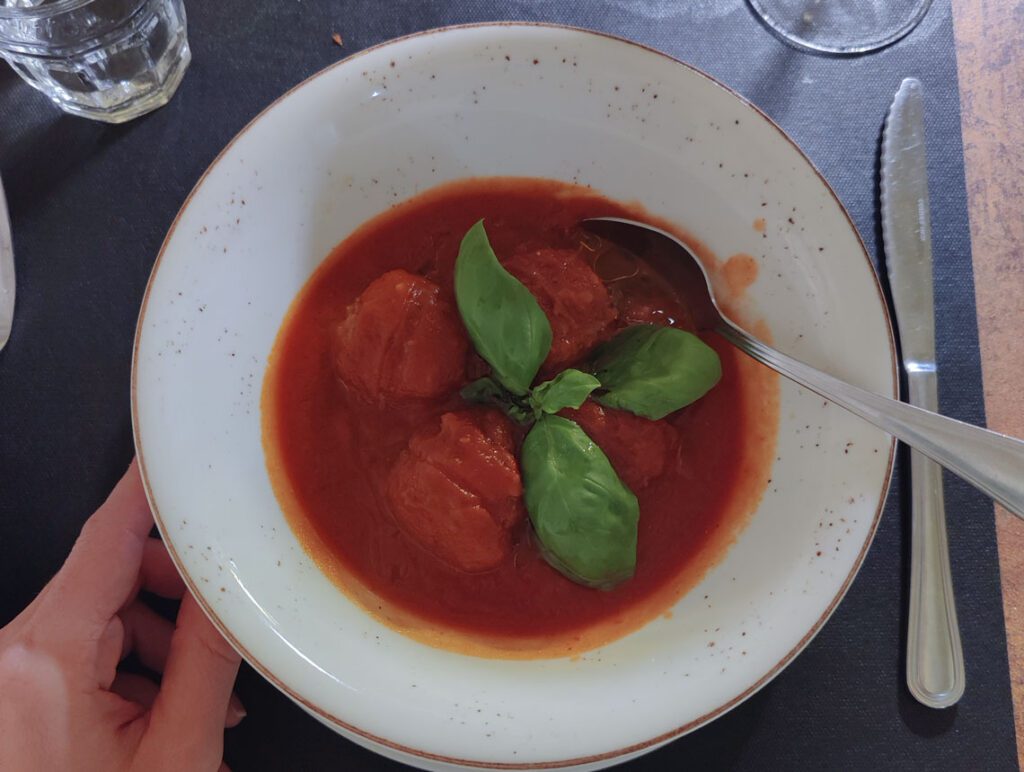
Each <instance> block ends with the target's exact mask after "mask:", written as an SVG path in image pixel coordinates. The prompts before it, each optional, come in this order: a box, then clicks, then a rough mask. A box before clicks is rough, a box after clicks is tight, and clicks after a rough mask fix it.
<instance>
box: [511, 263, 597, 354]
mask: <svg viewBox="0 0 1024 772" xmlns="http://www.w3.org/2000/svg"><path fill="white" fill-rule="evenodd" d="M505 268H506V269H507V270H508V272H509V273H511V274H512V275H513V276H515V277H516V278H517V279H519V281H521V282H522V283H523V284H525V285H526V287H527V289H529V290H530V292H531V293H533V296H534V297H535V298H536V299H537V303H538V304H539V305H540V307H541V308H542V309H543V310H544V313H545V314H547V317H548V321H549V322H550V323H551V351H550V352H549V353H548V357H547V359H546V360H545V361H544V367H545V368H546V369H547V370H553V369H555V368H560V367H562V366H564V365H567V364H571V363H573V362H576V361H577V360H579V359H581V358H583V357H584V356H586V355H587V354H588V353H589V352H590V350H591V349H592V348H593V347H594V346H595V345H596V344H597V343H599V342H601V341H602V340H604V338H606V337H607V335H608V333H609V326H610V325H611V323H612V322H614V321H615V318H616V315H617V314H616V311H615V307H614V306H613V305H612V300H611V297H610V296H609V294H608V289H607V288H606V287H605V285H604V283H603V282H602V281H601V279H600V277H598V275H597V274H596V273H594V270H593V269H592V268H591V267H590V265H589V264H588V263H587V261H586V260H584V259H583V258H582V257H581V256H580V255H579V253H578V252H577V251H575V250H572V249H537V250H531V251H528V252H519V253H517V254H515V255H513V256H512V257H511V258H510V259H509V260H507V261H506V262H505Z"/></svg>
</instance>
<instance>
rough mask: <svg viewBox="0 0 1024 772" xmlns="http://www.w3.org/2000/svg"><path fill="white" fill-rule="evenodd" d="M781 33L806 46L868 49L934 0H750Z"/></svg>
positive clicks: (909, 24) (910, 25) (902, 30)
mask: <svg viewBox="0 0 1024 772" xmlns="http://www.w3.org/2000/svg"><path fill="white" fill-rule="evenodd" d="M748 2H749V3H750V7H751V8H753V9H754V12H755V13H756V14H757V15H758V16H760V17H761V19H762V21H764V23H765V24H767V25H768V27H769V29H771V30H772V31H773V32H774V33H775V34H776V35H778V36H779V37H780V38H782V39H783V40H784V41H785V42H787V43H789V44H790V45H793V46H796V47H797V48H802V49H804V50H807V51H818V52H821V53H830V54H865V53H868V52H870V51H874V50H876V49H878V48H882V47H883V46H887V45H889V44H890V43H895V42H896V41H897V40H899V39H900V38H901V37H903V36H904V35H906V34H907V33H908V32H910V31H911V30H912V29H914V27H916V26H917V24H918V22H920V21H921V19H922V18H923V17H924V15H925V13H926V12H927V11H928V7H929V6H930V5H931V4H932V0H748Z"/></svg>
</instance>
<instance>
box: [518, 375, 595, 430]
mask: <svg viewBox="0 0 1024 772" xmlns="http://www.w3.org/2000/svg"><path fill="white" fill-rule="evenodd" d="M600 385H601V382H600V381H599V380H597V378H595V377H594V376H593V375H591V374H590V373H584V372H582V371H580V370H574V369H573V368H571V367H570V368H569V369H568V370H563V371H562V372H560V373H559V374H558V375H556V376H555V377H554V378H552V379H551V380H550V381H544V383H541V384H539V385H538V386H535V387H534V389H533V391H532V392H531V393H530V404H531V405H532V406H533V409H534V415H535V416H536V417H537V418H540V417H541V415H542V414H543V413H557V412H558V411H559V410H564V409H565V408H567V407H572V408H577V407H579V406H580V405H582V404H583V402H584V400H586V398H587V397H589V396H590V392H592V391H593V390H594V389H596V388H598V387H599V386H600Z"/></svg>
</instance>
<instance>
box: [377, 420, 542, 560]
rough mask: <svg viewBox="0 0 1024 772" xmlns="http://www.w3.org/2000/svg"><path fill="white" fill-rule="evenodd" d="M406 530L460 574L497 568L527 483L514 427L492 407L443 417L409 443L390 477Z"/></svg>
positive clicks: (391, 496)
mask: <svg viewBox="0 0 1024 772" xmlns="http://www.w3.org/2000/svg"><path fill="white" fill-rule="evenodd" d="M386 497H387V501H388V504H389V506H390V508H391V513H392V514H393V515H394V517H395V520H397V521H398V524H399V526H400V527H401V528H402V530H403V531H404V532H405V533H406V534H407V535H408V536H410V537H412V538H413V539H415V540H416V541H417V542H418V543H419V544H420V545H421V546H422V547H423V548H424V549H426V550H427V551H428V552H430V553H432V554H433V555H434V556H436V557H437V558H438V559H439V560H441V561H443V562H444V563H447V564H448V565H449V566H451V567H453V568H456V569H459V570H461V571H466V572H471V573H476V572H480V571H487V570H490V569H493V568H496V567H497V566H498V565H499V564H500V563H501V562H502V560H504V559H505V557H506V556H507V555H508V554H509V552H510V550H511V531H512V529H513V527H514V526H515V525H516V524H517V523H519V522H521V521H522V519H523V512H524V509H523V504H522V483H521V481H520V477H519V465H518V463H517V462H516V458H515V447H514V441H513V437H512V431H511V423H510V421H509V420H508V419H507V418H505V416H503V415H502V414H501V413H499V412H498V411H496V410H491V409H479V410H464V411H459V412H455V413H445V414H444V415H443V416H441V421H440V428H439V429H438V428H437V427H436V426H435V427H431V428H430V429H428V430H426V431H425V432H421V433H419V434H417V435H415V436H413V438H412V439H411V440H410V441H409V446H408V448H406V449H405V450H404V451H402V453H401V455H400V456H399V458H398V461H397V462H396V463H395V465H394V467H393V468H392V469H391V472H390V474H389V476H388V479H387V490H386Z"/></svg>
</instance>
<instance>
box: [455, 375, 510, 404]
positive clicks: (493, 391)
mask: <svg viewBox="0 0 1024 772" xmlns="http://www.w3.org/2000/svg"><path fill="white" fill-rule="evenodd" d="M505 394H506V392H505V390H504V389H503V388H501V385H500V384H498V383H497V382H496V381H495V380H494V379H493V378H490V377H485V378H477V379H476V380H475V381H473V382H472V383H467V384H466V385H465V386H463V387H462V389H461V390H460V391H459V396H460V397H462V398H463V399H464V400H466V402H475V403H477V404H481V405H488V404H491V403H492V402H494V401H495V400H499V399H503V398H504V397H505Z"/></svg>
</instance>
